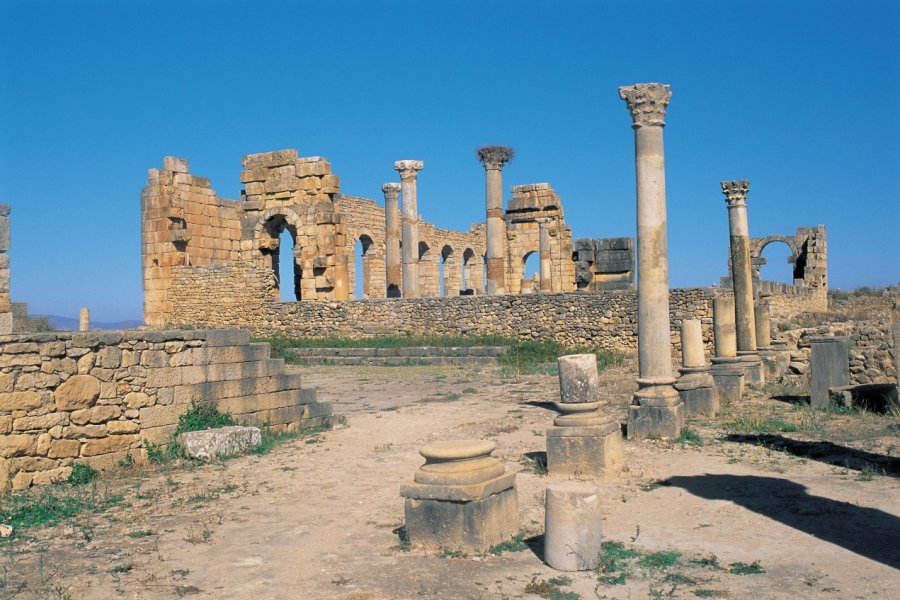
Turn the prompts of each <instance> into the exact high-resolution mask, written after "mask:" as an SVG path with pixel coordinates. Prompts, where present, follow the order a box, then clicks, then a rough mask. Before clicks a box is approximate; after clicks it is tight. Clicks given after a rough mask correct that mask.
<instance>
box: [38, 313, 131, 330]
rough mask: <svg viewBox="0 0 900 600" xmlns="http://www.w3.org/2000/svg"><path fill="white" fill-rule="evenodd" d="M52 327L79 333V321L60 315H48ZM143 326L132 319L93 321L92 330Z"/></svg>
mask: <svg viewBox="0 0 900 600" xmlns="http://www.w3.org/2000/svg"><path fill="white" fill-rule="evenodd" d="M47 320H48V321H49V322H50V326H51V327H53V328H55V329H59V330H61V331H78V322H79V321H78V319H73V318H71V317H60V316H59V315H47ZM141 325H142V323H141V321H139V320H136V319H130V320H128V321H116V322H104V321H91V329H135V328H136V327H140V326H141Z"/></svg>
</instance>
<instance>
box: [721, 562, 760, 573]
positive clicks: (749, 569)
mask: <svg viewBox="0 0 900 600" xmlns="http://www.w3.org/2000/svg"><path fill="white" fill-rule="evenodd" d="M725 570H726V571H728V572H729V573H731V574H732V575H757V574H759V573H765V572H766V570H765V569H763V568H762V567H761V566H760V564H759V562H758V561H755V562H752V563H750V564H749V565H748V564H745V563H742V562H733V563H731V564H729V565H728V566H727V567H725Z"/></svg>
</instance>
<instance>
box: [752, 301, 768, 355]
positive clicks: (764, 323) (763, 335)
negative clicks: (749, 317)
mask: <svg viewBox="0 0 900 600" xmlns="http://www.w3.org/2000/svg"><path fill="white" fill-rule="evenodd" d="M753 321H754V323H755V326H756V349H757V350H767V349H768V348H770V347H771V346H772V329H771V328H772V323H771V320H770V319H769V305H768V304H763V303H762V302H759V303H757V304H756V307H755V308H754V309H753Z"/></svg>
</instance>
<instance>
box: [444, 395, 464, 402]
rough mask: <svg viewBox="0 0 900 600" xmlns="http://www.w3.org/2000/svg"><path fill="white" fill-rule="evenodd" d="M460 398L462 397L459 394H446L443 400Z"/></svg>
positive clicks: (453, 400)
mask: <svg viewBox="0 0 900 600" xmlns="http://www.w3.org/2000/svg"><path fill="white" fill-rule="evenodd" d="M460 398H462V396H460V395H459V394H447V397H446V398H445V400H446V401H447V402H456V401H457V400H459V399H460Z"/></svg>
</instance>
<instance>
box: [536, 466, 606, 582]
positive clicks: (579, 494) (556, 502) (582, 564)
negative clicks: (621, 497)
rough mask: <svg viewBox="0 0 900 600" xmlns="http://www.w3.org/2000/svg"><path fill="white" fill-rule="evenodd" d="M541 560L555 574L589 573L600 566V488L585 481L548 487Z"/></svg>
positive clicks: (601, 515)
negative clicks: (560, 572) (545, 562)
mask: <svg viewBox="0 0 900 600" xmlns="http://www.w3.org/2000/svg"><path fill="white" fill-rule="evenodd" d="M545 506H546V510H545V513H544V560H545V561H547V564H548V565H550V566H551V567H552V568H554V569H556V570H558V571H589V570H592V569H596V568H597V565H598V564H599V563H600V554H601V547H600V545H601V542H602V539H601V535H602V523H603V512H602V510H601V505H600V488H598V487H597V486H596V485H594V484H593V483H588V482H585V481H560V482H557V483H551V484H550V485H548V486H547V496H546V501H545Z"/></svg>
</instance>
